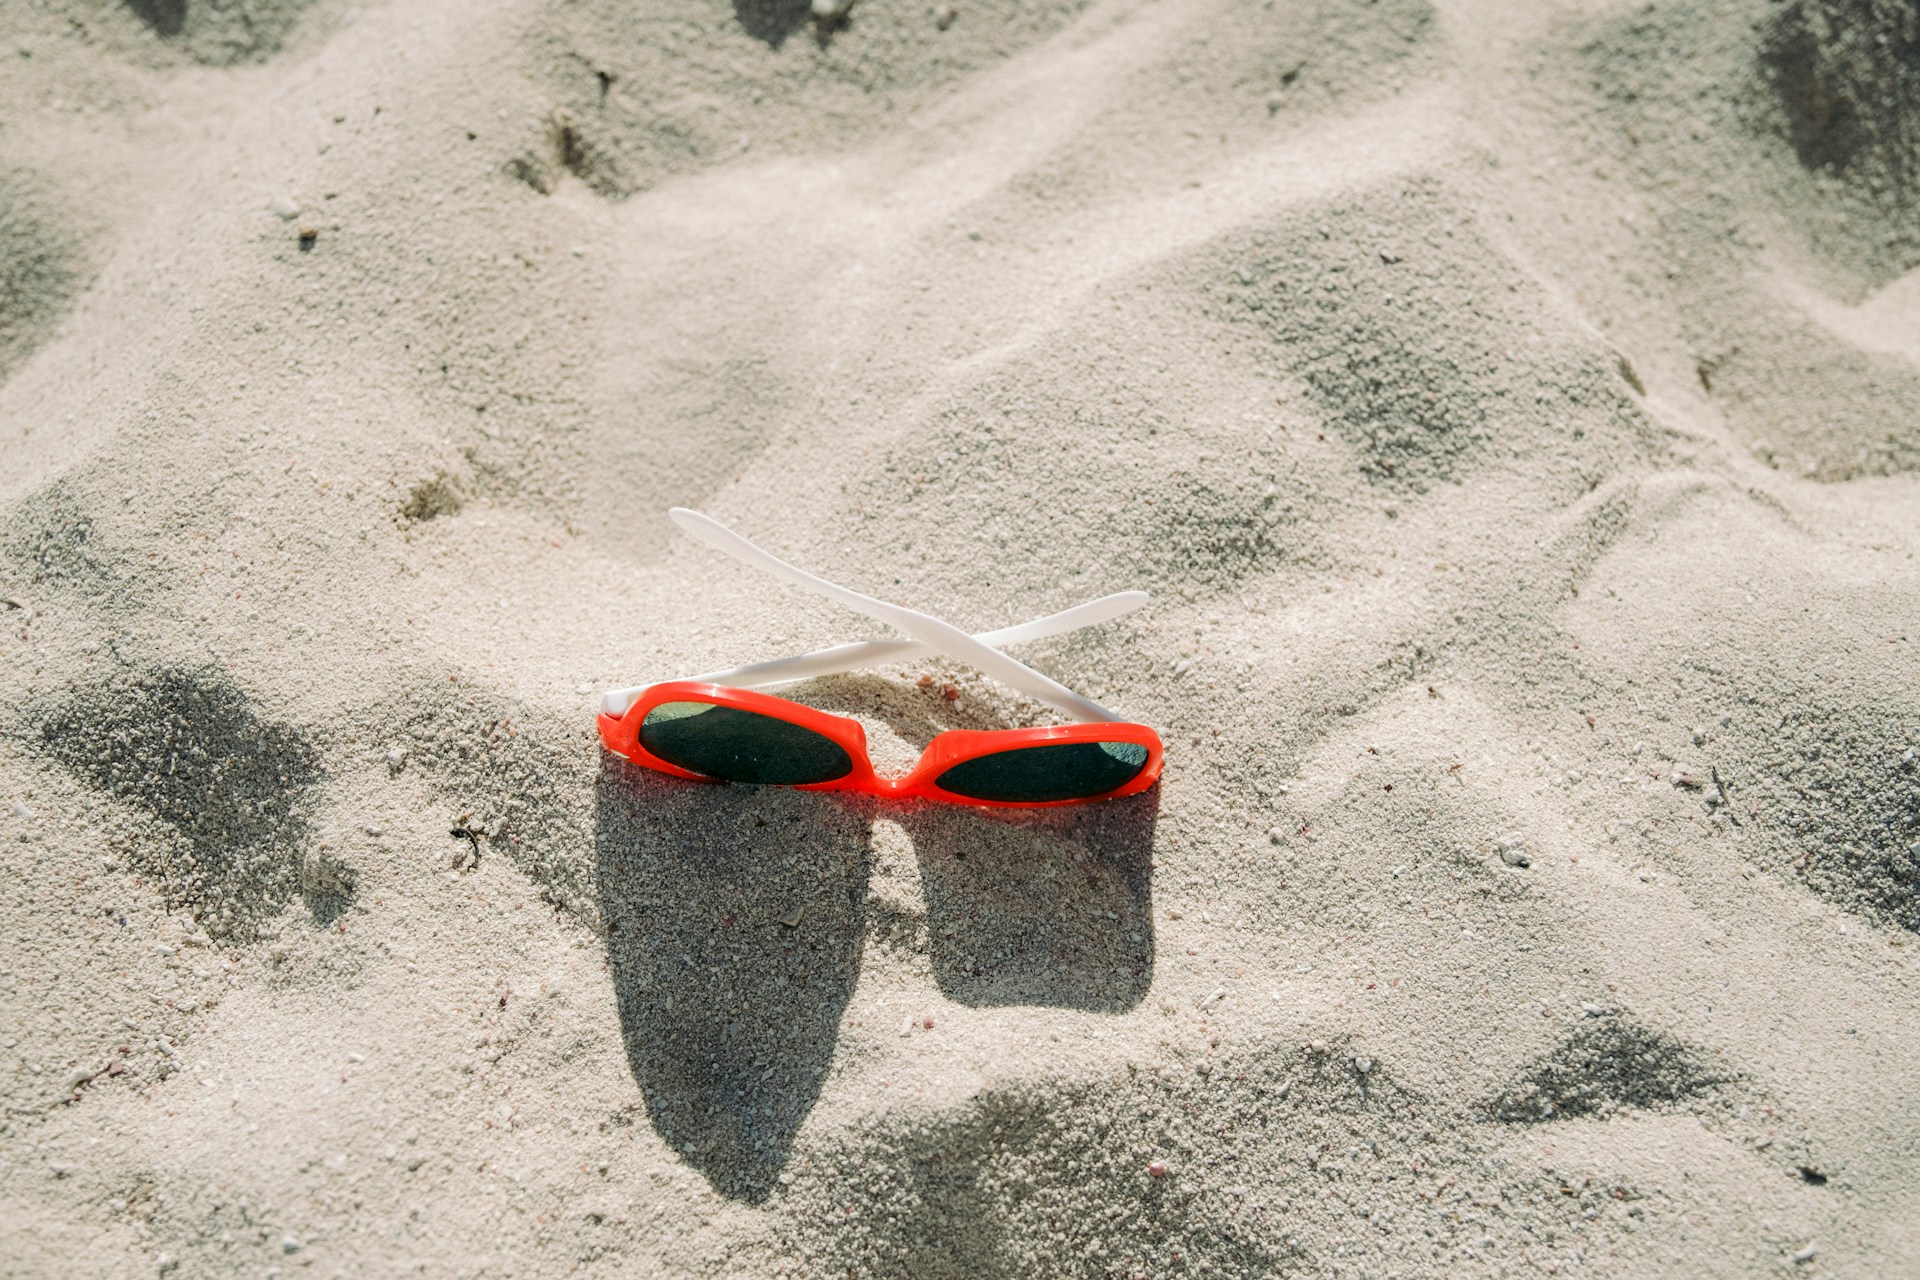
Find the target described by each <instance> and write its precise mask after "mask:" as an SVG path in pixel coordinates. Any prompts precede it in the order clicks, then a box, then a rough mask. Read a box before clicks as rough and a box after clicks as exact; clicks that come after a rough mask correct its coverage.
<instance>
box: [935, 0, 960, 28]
mask: <svg viewBox="0 0 1920 1280" xmlns="http://www.w3.org/2000/svg"><path fill="white" fill-rule="evenodd" d="M959 16H960V11H959V10H958V9H956V8H954V7H953V6H952V5H950V4H937V5H935V6H933V25H934V26H936V27H938V28H940V29H941V30H942V31H945V30H946V29H947V28H948V27H950V26H952V25H953V23H954V19H956V18H958V17H959Z"/></svg>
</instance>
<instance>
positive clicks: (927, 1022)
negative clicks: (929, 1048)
mask: <svg viewBox="0 0 1920 1280" xmlns="http://www.w3.org/2000/svg"><path fill="white" fill-rule="evenodd" d="M920 1027H921V1029H922V1030H924V1031H931V1030H933V1015H932V1014H930V1013H928V1014H923V1015H921V1018H920Z"/></svg>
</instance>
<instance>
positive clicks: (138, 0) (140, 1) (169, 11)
mask: <svg viewBox="0 0 1920 1280" xmlns="http://www.w3.org/2000/svg"><path fill="white" fill-rule="evenodd" d="M126 5H127V8H129V9H131V10H133V13H134V16H135V17H137V18H139V19H140V21H142V22H144V23H146V24H147V25H148V26H149V27H152V28H153V33H154V34H155V35H157V36H162V37H167V36H177V35H179V34H180V33H181V32H182V31H184V30H185V29H186V26H187V0H126Z"/></svg>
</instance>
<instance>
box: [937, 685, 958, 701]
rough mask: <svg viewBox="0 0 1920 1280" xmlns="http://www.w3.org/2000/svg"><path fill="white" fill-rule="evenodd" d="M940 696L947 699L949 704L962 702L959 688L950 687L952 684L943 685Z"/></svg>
mask: <svg viewBox="0 0 1920 1280" xmlns="http://www.w3.org/2000/svg"><path fill="white" fill-rule="evenodd" d="M940 696H941V697H943V698H945V699H946V700H947V701H948V702H958V701H960V690H959V688H958V687H957V686H954V685H950V684H947V685H941V686H940Z"/></svg>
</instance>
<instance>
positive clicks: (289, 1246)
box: [280, 1236, 300, 1253]
mask: <svg viewBox="0 0 1920 1280" xmlns="http://www.w3.org/2000/svg"><path fill="white" fill-rule="evenodd" d="M280 1252H282V1253H298V1252H300V1242H299V1241H298V1240H296V1239H294V1237H292V1236H281V1237H280Z"/></svg>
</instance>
